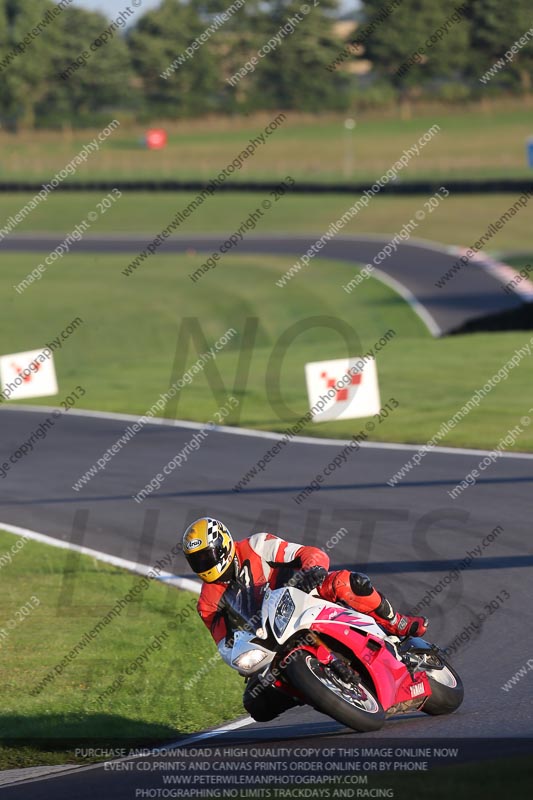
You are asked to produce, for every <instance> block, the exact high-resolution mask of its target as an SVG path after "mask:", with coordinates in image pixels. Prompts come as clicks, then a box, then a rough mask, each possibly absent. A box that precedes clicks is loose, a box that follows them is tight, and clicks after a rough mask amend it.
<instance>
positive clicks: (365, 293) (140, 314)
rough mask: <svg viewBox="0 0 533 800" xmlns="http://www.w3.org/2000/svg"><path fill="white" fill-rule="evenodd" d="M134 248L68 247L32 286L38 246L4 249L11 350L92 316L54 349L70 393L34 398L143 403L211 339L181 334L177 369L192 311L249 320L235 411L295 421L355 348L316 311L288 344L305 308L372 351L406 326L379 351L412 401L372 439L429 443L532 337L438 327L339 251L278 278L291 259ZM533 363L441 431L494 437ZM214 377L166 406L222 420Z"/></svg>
mask: <svg viewBox="0 0 533 800" xmlns="http://www.w3.org/2000/svg"><path fill="white" fill-rule="evenodd" d="M129 258H130V256H128V255H126V256H118V255H105V254H102V255H96V256H89V255H83V256H82V255H73V256H68V255H67V256H65V257H64V258H63V259H62V260H61V261H60V262H58V263H57V264H56V265H55V266H54V267H51V268H49V270H48V272H47V273H45V275H44V277H43V278H42V280H41V281H40V282H39V283H37V284H34V285H32V286H31V287H30V288H29V289H27V290H26V291H25V292H24V294H22V295H20V296H19V295H17V294H16V293H15V292H14V290H13V289H12V288H11V287H12V285H13V284H15V283H17V282H18V281H20V280H21V278H22V277H23V276H24V275H25V274H27V273H28V272H29V271H30V270H31V269H32V268H33V267H34V266H35V265H36V264H37V263H38V261H39V256H38V255H27V254H12V255H10V256H9V258H5V263H4V268H3V271H2V278H1V284H0V286H1V288H2V289H3V297H4V298H5V300H4V304H3V323H4V324H3V330H4V333H3V338H2V350H3V352H5V353H9V352H17V351H22V350H26V349H37V348H39V347H43V346H44V344H45V342H46V341H48V340H50V339H51V338H54V337H55V336H56V335H57V334H58V333H59V332H60V331H61V329H62V328H63V327H64V326H65V325H66V324H67V323H68V322H69V321H70V320H71V319H72V318H73V317H75V316H77V315H79V316H81V317H82V318H83V320H84V324H83V325H82V326H81V327H80V328H79V329H78V330H77V331H76V332H75V333H74V334H73V335H72V336H71V338H70V339H69V340H68V341H66V342H65V343H64V346H63V348H62V350H61V351H60V352H59V353H58V354H57V356H56V361H57V369H58V374H59V382H60V395H59V397H58V398H43V399H41V400H37V401H32V402H36V403H41V404H47V405H49V404H51V403H52V404H53V403H54V402H56V401H57V400H59V399H63V397H65V396H66V395H68V394H69V392H71V391H72V390H73V389H74V387H75V386H76V385H77V384H80V385H82V386H83V387H84V388H85V390H86V395H85V396H84V397H83V398H82V400H81V401H79V403H78V407H84V408H91V409H101V410H104V411H106V410H107V411H121V412H129V413H133V414H143V413H144V412H145V411H146V410H147V409H148V408H150V407H151V405H152V404H153V403H154V402H155V401H156V400H157V398H158V397H159V394H160V392H163V391H165V390H167V389H168V387H169V385H170V384H171V382H172V380H175V379H176V378H177V377H180V376H181V375H182V373H183V372H184V371H185V369H187V368H188V367H189V366H190V365H192V364H193V363H194V361H195V360H196V359H197V357H198V351H203V349H204V347H203V346H202V344H201V343H200V344H199V345H198V344H197V345H195V346H193V345H191V346H190V347H187V346H186V343H183V342H182V344H181V345H180V348H179V358H178V362H179V366H178V367H177V373H176V374H175V376H174V378H173V377H172V375H173V372H172V370H173V365H174V360H175V356H176V348H177V342H178V335H179V333H180V330H181V331H182V330H183V326H184V322H183V319H184V318H186V317H188V318H195V319H197V320H198V321H199V323H200V325H201V327H202V330H203V332H204V334H205V336H206V337H207V340H208V343H209V344H212V343H214V342H215V341H216V340H217V339H218V338H219V337H220V336H221V335H222V334H223V333H224V332H225V331H226V330H227V329H228V328H229V327H234V328H235V329H236V330H237V331H238V332H239V336H238V337H236V338H235V339H234V340H233V341H232V342H231V343H230V345H228V346H227V348H226V349H225V350H223V351H222V352H221V353H219V354H218V356H217V359H216V367H217V369H218V370H219V373H220V375H221V376H222V381H223V385H224V386H225V388H226V391H227V393H228V394H230V393H232V392H234V393H235V394H236V395H237V396H238V398H239V400H240V407H239V409H238V411H237V412H236V413H234V414H233V415H231V416H230V417H228V419H227V421H228V422H229V423H230V424H240V425H243V426H247V427H255V428H260V429H269V430H272V429H273V430H283V429H284V428H285V426H286V425H287V423H288V422H292V421H293V420H294V419H295V418H298V417H299V416H300V415H302V414H305V413H306V411H307V409H308V405H307V396H306V390H305V382H304V364H305V363H306V362H308V361H316V360H321V359H329V358H340V357H343V356H345V355H347V354H348V350H347V345H346V343H345V341H344V340H343V339H341V338H340V337H339V334H338V333H337V332H336V331H333V330H331V329H329V328H327V327H317V325H316V324H315V323H314V322H313V323H303V324H304V330H303V331H301V332H300V334H299V335H298V336H297V337H296V338H295V339H294V341H292V342H291V344H290V346H289V347H288V349H287V348H283V347H281V346H280V345H279V342H280V337H281V336H282V334H284V332H286V331H287V330H288V329H289V328H290V327H291V326H293V325H295V324H296V323H298V322H301V321H303V320H309V318H312V317H319V318H320V317H322V318H324V317H333V318H336V319H338V320H340V321H341V322H342V323H345V324H346V325H348V326H350V327H351V328H352V329H353V331H354V332H355V333H354V335H355V341H354V342H352V343H351V344H350V355H352V356H354V355H359V354H360V353H364V352H366V350H367V349H368V348H369V347H372V346H373V345H374V343H375V342H376V341H377V340H378V339H379V338H380V337H381V336H382V335H383V334H384V333H385V332H386V331H387V330H388V329H389V328H393V329H394V330H395V331H396V337H395V338H394V339H393V340H392V341H391V342H389V344H388V345H387V346H386V347H385V349H384V350H383V351H382V352H381V353H380V354H379V355H378V371H379V378H380V386H381V397H382V401H383V402H384V403H385V402H386V401H387V400H388V399H389V398H390V397H395V398H396V399H397V400H398V402H399V403H400V408H399V409H398V410H396V411H395V412H394V413H393V414H391V415H390V417H389V418H388V419H387V420H386V421H385V422H383V423H382V424H380V425H378V426H377V428H376V430H375V432H374V434H373V438H374V439H377V440H385V441H391V440H392V441H406V442H426V441H427V440H428V439H429V438H431V437H432V436H433V435H434V434H435V432H436V431H437V430H438V428H439V427H440V425H441V423H442V422H443V421H444V420H446V419H448V418H449V417H450V416H452V415H453V414H454V413H455V412H456V411H457V410H458V409H459V408H460V407H461V406H462V405H463V403H465V402H466V400H467V399H468V398H469V397H470V396H471V395H472V393H473V392H475V390H476V389H477V388H478V387H480V386H483V384H484V383H485V382H486V381H487V379H488V378H489V377H490V376H492V375H493V374H494V373H495V372H497V370H498V369H499V368H500V367H501V366H502V365H503V364H504V363H505V362H506V361H507V360H508V359H509V358H510V357H511V355H512V354H513V352H514V350H515V349H516V348H518V347H520V346H522V345H523V344H524V343H525V342H527V341H529V338H530V334H529V333H527V332H516V333H500V334H477V335H472V336H465V337H450V338H445V339H441V340H435V339H433V338H432V337H431V336H430V334H429V333H428V332H427V330H426V328H425V326H424V325H423V324H422V322H421V321H420V320H419V319H418V317H417V316H416V315H415V314H414V313H413V312H412V311H411V309H410V308H409V307H408V306H407V305H406V304H405V302H404V301H403V300H402V299H401V298H400V297H399V296H398V295H396V294H395V293H394V292H393V291H391V290H390V289H389V288H387V287H385V286H383V285H382V284H380V283H379V282H377V281H375V280H372V279H369V280H367V281H364V282H363V283H362V284H361V285H360V286H359V287H358V290H357V291H356V292H353V293H352V294H351V295H348V294H346V292H344V291H343V290H342V286H343V284H344V283H346V282H347V280H348V279H349V278H350V277H351V276H352V275H353V274H354V272H355V270H354V268H353V267H352V266H348V265H346V264H341V263H335V262H330V261H324V260H320V259H316V260H315V261H313V262H312V263H311V264H310V265H309V266H308V267H307V268H306V269H304V270H302V271H301V273H300V274H298V275H297V276H296V277H295V278H294V279H293V280H292V281H290V283H289V284H288V285H287V286H286V287H285V288H283V289H279V288H278V287H277V286H276V285H275V281H276V280H277V279H278V278H279V276H280V275H281V274H282V273H283V272H284V271H285V270H287V269H288V268H289V267H290V265H291V263H292V260H291V259H288V258H271V257H267V256H264V257H260V256H253V257H252V256H239V257H232V256H231V255H229V256H226V257H225V258H224V259H223V261H222V262H221V263H220V264H219V265H218V267H217V269H215V270H213V271H211V272H209V273H208V274H207V275H205V276H204V277H203V278H202V279H201V280H200V281H198V282H197V283H196V284H193V283H192V282H191V281H190V280H189V278H188V274H189V273H190V272H192V271H193V270H194V269H195V268H196V267H197V266H198V265H199V264H200V263H201V262H202V260H203V256H201V255H195V256H193V255H188V256H157V257H155V258H152V259H150V260H149V262H147V263H145V265H144V266H142V267H141V268H140V269H139V271H138V272H137V273H136V274H135V275H134V276H133V277H130V278H125V277H124V276H123V275H122V274H121V269H123V268H124V266H125V265H126V263H127V261H128V260H129ZM250 317H251V318H254V317H256V318H258V329H257V334H256V338H255V341H254V342H253V343H250V342H249V343H248V344H247V346H246V347H247V349H246V348H245V349H244V350H243V352H242V353H241V349H242V348H243V333H244V330H245V325H246V320H247V318H250ZM21 319H23V320H24V325H23V326H21V325H20V320H21ZM357 339H358V340H359V341H357ZM354 351H355V352H354ZM357 351H359V352H357ZM241 355H242V356H243V362H242V363H243V364H244V363H245V362H246V358H247V357H249V359H250V360H249V365H248V369H249V374H248V375H247V377H246V380H243V381H241V382H240V384H238V385H237V386H235V385H234V382H235V376H236V374H237V368H238V364H239V359H240V358H241ZM458 365H460V368H459V367H458ZM278 368H279V373H280V393H281V402H282V403H283V404H286V406H288V407H289V410H288V411H287V410H286V409H285V408H281V406H280V403H279V402H277V400H276V396H275V394H276V392H275V387H276V385H277V381H276V378H275V372H276V370H277V369H278ZM530 376H531V366H530V364H529V363H528V361H527V359H526V360H525V361H524V362H522V364H521V366H520V368H519V369H515V370H513V372H512V373H511V376H510V378H509V379H508V380H507V381H505V382H502V383H500V384H499V386H497V387H496V388H495V389H494V390H493V391H492V392H491V394H490V395H489V396H488V397H487V398H486V399H485V400H484V402H483V403H482V405H481V406H480V408H478V409H476V410H475V411H472V412H471V413H470V414H469V416H468V417H467V418H466V419H465V420H464V421H463V422H462V423H461V424H460V425H458V426H457V427H456V428H455V429H454V430H453V431H452V432H451V433H450V434H449V435H448V436H447V437H446V439H445V440H443V443H445V444H448V445H457V446H476V447H483V448H485V447H487V448H488V447H492V446H493V445H494V444H495V443H497V442H498V441H499V439H500V438H501V437H502V436H504V435H505V434H506V433H507V431H508V430H509V428H512V427H514V426H515V425H516V424H517V422H518V420H519V418H520V416H521V415H523V414H525V413H526V412H527V410H528V408H529V407H530V405H531V403H530V402H528V401H527V397H529V396H530V387H531V377H530ZM213 379H214V376H213V373H212V371H211V372H210V371H209V370H207V369H206V370H205V371H204V373H203V374H200V375H198V376H197V377H196V378H195V379H194V381H193V382H192V384H191V385H190V386H187V387H185V388H184V389H183V390H182V391H181V392H180V393H179V396H178V401H177V403H174V404H170V405H169V406H168V407H167V409H165V412H164V416H176V417H177V418H184V419H192V420H199V421H202V422H207V421H208V420H210V419H212V418H213V415H214V413H215V411H216V410H217V409H218V407H219V406H220V404H221V403H223V402H224V400H225V398H226V393H225V391H224V390H221V391H219V392H218V394H214V392H213V391H212V386H213ZM278 399H279V398H278ZM363 424H364V420H363V421H361V420H340V421H337V422H330V423H323V424H321V425H313V424H311V425H309V426H308V427H307V428H306V431H305V432H306V433H310V434H314V435H317V436H337V437H347V436H350V435H352V434H353V433H355V432H358V431H359V430H360V429H361V427H362V426H363ZM516 449H520V450H533V430H532V429H528V430H526V431H525V432H524V434H523V435H522V436H520V437H519V439H518V440H517V442H516Z"/></svg>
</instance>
